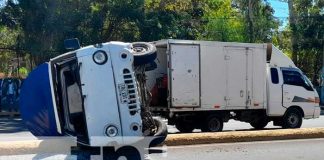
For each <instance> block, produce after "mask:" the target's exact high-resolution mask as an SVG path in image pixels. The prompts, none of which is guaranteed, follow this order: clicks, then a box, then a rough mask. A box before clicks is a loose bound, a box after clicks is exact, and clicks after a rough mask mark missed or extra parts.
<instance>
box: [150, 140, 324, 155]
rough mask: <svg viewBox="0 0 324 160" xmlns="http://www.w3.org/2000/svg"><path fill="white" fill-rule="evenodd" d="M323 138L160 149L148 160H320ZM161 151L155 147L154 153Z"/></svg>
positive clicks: (323, 145) (323, 146)
mask: <svg viewBox="0 0 324 160" xmlns="http://www.w3.org/2000/svg"><path fill="white" fill-rule="evenodd" d="M323 148H324V139H307V140H286V141H264V142H248V143H226V144H210V145H192V146H173V147H172V146H171V147H164V149H163V150H164V152H163V153H155V154H150V155H149V156H150V158H151V159H152V160H197V159H201V160H238V159H239V160H274V159H277V160H281V159H282V160H299V159H300V160H323ZM158 150H161V148H157V151H158Z"/></svg>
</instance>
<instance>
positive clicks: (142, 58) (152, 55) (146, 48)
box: [132, 42, 156, 66]
mask: <svg viewBox="0 0 324 160" xmlns="http://www.w3.org/2000/svg"><path fill="white" fill-rule="evenodd" d="M132 45H133V51H134V52H133V54H134V65H135V66H140V65H145V64H148V63H151V62H153V61H154V60H155V59H156V47H155V46H154V45H153V44H151V43H147V42H134V43H132Z"/></svg>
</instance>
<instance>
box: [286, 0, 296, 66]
mask: <svg viewBox="0 0 324 160" xmlns="http://www.w3.org/2000/svg"><path fill="white" fill-rule="evenodd" d="M288 8H289V24H290V27H291V30H292V35H291V45H292V60H293V61H294V63H295V64H296V65H298V55H297V43H296V41H297V39H296V35H297V27H296V15H295V9H294V3H293V0H288Z"/></svg>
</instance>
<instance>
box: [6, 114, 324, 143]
mask: <svg viewBox="0 0 324 160" xmlns="http://www.w3.org/2000/svg"><path fill="white" fill-rule="evenodd" d="M314 127H324V115H323V116H321V117H320V118H318V119H310V120H304V122H303V125H302V128H314ZM279 128H280V127H277V126H273V125H272V123H269V124H268V125H267V126H266V129H279ZM168 130H169V133H170V134H173V133H179V131H178V130H177V129H176V128H175V127H174V126H168ZM235 130H237V131H242V130H243V131H244V130H246V131H248V130H253V128H252V127H251V126H250V124H248V123H244V122H239V121H234V120H230V121H229V122H228V123H225V124H224V131H235ZM194 132H200V130H198V129H196V130H194ZM17 139H18V140H31V139H36V138H35V137H34V136H33V135H32V134H31V133H30V132H29V131H28V130H27V129H26V127H25V125H24V123H23V121H22V120H21V119H20V118H14V119H12V118H7V117H1V118H0V141H1V140H17Z"/></svg>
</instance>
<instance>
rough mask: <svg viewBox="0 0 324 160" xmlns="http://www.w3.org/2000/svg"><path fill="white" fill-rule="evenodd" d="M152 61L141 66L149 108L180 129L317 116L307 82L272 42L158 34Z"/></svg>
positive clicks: (285, 123) (294, 123)
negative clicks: (152, 64)
mask: <svg viewBox="0 0 324 160" xmlns="http://www.w3.org/2000/svg"><path fill="white" fill-rule="evenodd" d="M154 44H155V46H156V47H157V59H156V60H155V62H156V64H157V67H156V69H154V70H152V71H148V72H146V75H147V81H146V83H147V86H148V89H149V90H150V91H151V93H152V101H151V105H152V106H151V109H152V111H153V112H154V113H157V114H160V115H161V116H163V117H165V118H167V119H168V123H169V125H175V126H176V128H177V129H178V130H179V131H180V132H192V131H193V130H194V129H201V130H202V131H205V132H215V131H221V130H222V128H223V123H224V122H227V121H229V119H235V120H239V121H243V122H247V123H250V124H251V126H253V127H254V128H256V129H262V128H264V127H265V126H266V125H267V124H268V122H270V121H273V123H274V125H276V126H282V127H283V128H299V127H301V125H302V121H303V118H304V119H311V118H318V117H319V115H320V107H319V98H318V94H317V92H316V90H315V89H314V88H313V86H312V84H311V82H310V81H309V80H308V78H307V77H306V76H305V75H304V74H303V72H302V71H301V70H300V69H298V68H297V67H296V66H295V65H294V63H293V62H292V61H291V60H290V59H289V58H288V57H287V56H285V55H284V54H283V53H282V52H281V51H280V50H278V49H277V48H276V47H274V46H273V45H272V44H251V43H232V42H212V41H190V40H161V41H157V42H154Z"/></svg>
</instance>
